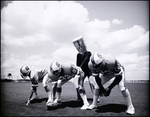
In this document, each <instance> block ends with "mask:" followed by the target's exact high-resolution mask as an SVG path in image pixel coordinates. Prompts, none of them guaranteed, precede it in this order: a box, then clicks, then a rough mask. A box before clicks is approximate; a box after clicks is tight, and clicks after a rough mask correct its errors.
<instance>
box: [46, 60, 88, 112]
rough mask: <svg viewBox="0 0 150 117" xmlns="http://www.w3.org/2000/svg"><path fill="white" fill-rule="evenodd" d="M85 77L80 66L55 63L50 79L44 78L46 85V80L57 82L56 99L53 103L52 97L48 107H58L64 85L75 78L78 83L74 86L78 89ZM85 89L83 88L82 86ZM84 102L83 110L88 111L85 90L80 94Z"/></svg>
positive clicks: (51, 69) (51, 66) (52, 66)
mask: <svg viewBox="0 0 150 117" xmlns="http://www.w3.org/2000/svg"><path fill="white" fill-rule="evenodd" d="M83 77H85V75H84V72H83V71H82V69H81V68H80V67H78V66H74V65H73V64H60V63H59V62H57V61H53V62H52V63H51V65H50V73H49V75H48V77H47V78H46V77H45V78H44V80H43V84H46V83H44V82H46V79H47V80H48V79H50V80H51V81H57V85H56V86H57V88H56V99H55V100H54V101H53V99H54V98H52V96H50V98H49V101H48V102H47V106H51V105H57V104H58V103H59V102H61V92H62V85H63V84H65V83H66V82H68V81H69V80H70V79H72V78H75V79H76V80H75V81H76V82H74V85H75V87H76V88H78V87H80V85H82V84H80V80H79V79H83ZM82 87H83V86H82ZM79 94H80V96H81V98H82V100H83V104H84V105H83V106H82V107H81V109H86V108H87V107H88V106H89V103H88V101H87V97H86V94H85V89H84V87H83V89H82V90H81V91H80V92H79Z"/></svg>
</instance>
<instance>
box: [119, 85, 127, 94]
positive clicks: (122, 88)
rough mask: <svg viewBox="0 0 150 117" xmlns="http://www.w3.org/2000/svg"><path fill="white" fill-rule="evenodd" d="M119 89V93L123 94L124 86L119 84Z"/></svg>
mask: <svg viewBox="0 0 150 117" xmlns="http://www.w3.org/2000/svg"><path fill="white" fill-rule="evenodd" d="M119 88H120V91H121V92H123V91H125V90H126V87H125V86H124V85H121V84H119Z"/></svg>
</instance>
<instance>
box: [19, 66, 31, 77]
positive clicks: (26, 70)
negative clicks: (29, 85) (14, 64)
mask: <svg viewBox="0 0 150 117" xmlns="http://www.w3.org/2000/svg"><path fill="white" fill-rule="evenodd" d="M30 73H31V69H30V67H29V66H28V65H24V66H22V67H21V68H20V75H21V76H22V77H23V78H25V77H27V76H29V75H30Z"/></svg>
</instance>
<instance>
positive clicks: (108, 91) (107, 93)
mask: <svg viewBox="0 0 150 117" xmlns="http://www.w3.org/2000/svg"><path fill="white" fill-rule="evenodd" d="M110 92H111V89H109V88H106V89H105V92H104V96H106V97H107V96H109V95H110Z"/></svg>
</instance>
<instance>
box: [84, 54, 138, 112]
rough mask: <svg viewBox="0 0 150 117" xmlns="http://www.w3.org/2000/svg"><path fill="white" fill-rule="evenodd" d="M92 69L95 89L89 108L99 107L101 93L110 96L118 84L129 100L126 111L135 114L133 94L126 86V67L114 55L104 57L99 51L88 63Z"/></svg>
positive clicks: (127, 100)
mask: <svg viewBox="0 0 150 117" xmlns="http://www.w3.org/2000/svg"><path fill="white" fill-rule="evenodd" d="M88 66H89V68H90V69H91V71H92V75H91V77H90V79H91V80H93V84H94V86H95V91H94V95H93V102H92V104H91V105H90V106H89V107H88V108H87V109H93V108H96V107H97V99H98V97H99V93H100V95H104V96H109V95H110V92H111V90H112V89H113V88H114V87H115V86H116V85H118V86H119V88H120V90H121V92H122V95H123V97H124V98H125V100H126V102H127V107H128V108H127V110H126V113H128V114H134V113H135V109H134V106H133V104H132V100H131V96H130V93H129V90H128V89H127V88H126V87H125V83H124V81H125V69H124V67H123V66H122V65H121V64H120V63H119V62H118V61H117V60H116V59H115V58H114V57H112V56H109V57H102V55H100V54H99V53H94V54H93V55H92V56H91V58H90V61H89V64H88ZM113 77H115V79H114V81H113V82H112V83H111V84H110V85H109V86H108V87H107V88H106V89H104V87H103V85H104V84H105V83H106V82H107V81H109V80H110V79H112V78H113Z"/></svg>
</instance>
